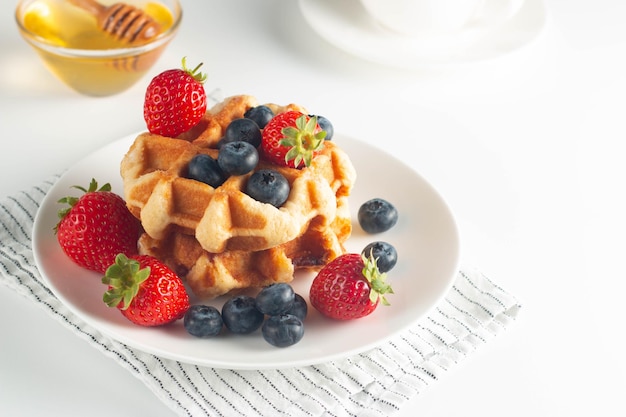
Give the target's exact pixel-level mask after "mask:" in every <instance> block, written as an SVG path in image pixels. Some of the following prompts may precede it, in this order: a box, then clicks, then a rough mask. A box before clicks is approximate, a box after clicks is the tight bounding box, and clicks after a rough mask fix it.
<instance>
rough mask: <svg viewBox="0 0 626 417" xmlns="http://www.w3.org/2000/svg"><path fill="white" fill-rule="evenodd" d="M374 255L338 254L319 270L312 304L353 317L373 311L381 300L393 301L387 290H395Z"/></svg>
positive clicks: (328, 312) (327, 312)
mask: <svg viewBox="0 0 626 417" xmlns="http://www.w3.org/2000/svg"><path fill="white" fill-rule="evenodd" d="M385 278H386V274H384V273H380V272H379V271H378V267H377V266H376V260H375V259H374V258H371V257H370V258H366V257H364V256H362V255H360V254H356V253H347V254H344V255H341V256H339V257H337V258H335V259H334V260H333V261H331V262H330V263H328V264H327V265H326V266H325V267H324V268H322V269H321V270H320V272H319V273H318V274H317V276H316V277H315V279H314V280H313V283H312V284H311V289H310V292H309V298H310V300H311V304H312V305H313V307H315V308H316V309H317V310H318V311H319V312H320V313H322V314H323V315H325V316H327V317H330V318H332V319H336V320H351V319H357V318H360V317H364V316H367V315H368V314H370V313H372V312H373V311H374V310H375V309H376V307H377V306H378V304H379V302H380V301H382V303H383V304H384V305H389V303H388V302H387V299H386V298H385V297H384V295H383V294H386V293H393V290H392V289H391V286H389V284H387V283H386V282H385Z"/></svg>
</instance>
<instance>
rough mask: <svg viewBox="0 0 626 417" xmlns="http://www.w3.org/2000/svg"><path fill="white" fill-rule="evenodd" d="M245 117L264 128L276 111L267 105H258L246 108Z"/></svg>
mask: <svg viewBox="0 0 626 417" xmlns="http://www.w3.org/2000/svg"><path fill="white" fill-rule="evenodd" d="M243 117H245V118H246V119H251V120H254V122H255V123H256V124H257V126H259V127H260V128H261V129H263V128H264V127H265V125H266V124H267V123H268V122H269V121H270V120H272V118H273V117H274V112H273V111H272V109H270V108H269V107H267V106H256V107H251V108H249V109H248V110H246V112H245V113H244V114H243Z"/></svg>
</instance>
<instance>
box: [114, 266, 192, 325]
mask: <svg viewBox="0 0 626 417" xmlns="http://www.w3.org/2000/svg"><path fill="white" fill-rule="evenodd" d="M102 283H103V284H107V285H108V286H109V289H108V290H107V292H105V293H104V296H103V297H102V299H103V301H104V302H105V303H106V305H108V306H109V307H117V308H118V309H119V310H120V311H121V312H122V315H124V317H126V318H127V319H128V320H130V321H132V322H133V323H135V324H138V325H140V326H160V325H162V324H168V323H172V322H174V321H176V320H178V319H181V318H183V316H184V315H185V313H186V312H187V310H188V309H189V296H188V295H187V290H185V286H184V285H183V281H182V280H181V279H180V278H179V277H178V275H176V274H175V273H174V272H173V271H172V270H171V269H169V268H168V267H167V266H165V265H164V264H163V263H161V261H159V260H158V259H156V258H153V257H152V256H147V255H135V256H132V257H131V258H128V257H126V256H124V255H123V254H120V255H118V256H117V258H116V259H115V263H114V264H113V265H111V266H110V267H109V269H107V271H106V275H105V276H104V278H102Z"/></svg>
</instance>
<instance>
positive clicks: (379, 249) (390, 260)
mask: <svg viewBox="0 0 626 417" xmlns="http://www.w3.org/2000/svg"><path fill="white" fill-rule="evenodd" d="M361 254H362V255H363V256H365V257H368V258H369V257H372V258H374V259H376V265H377V266H378V270H379V271H380V272H389V271H390V270H391V269H392V268H393V267H394V266H396V262H397V261H398V253H397V252H396V248H394V247H393V246H392V245H391V244H390V243H387V242H381V241H378V242H372V243H370V244H369V245H367V246H366V247H365V248H364V249H363V252H361Z"/></svg>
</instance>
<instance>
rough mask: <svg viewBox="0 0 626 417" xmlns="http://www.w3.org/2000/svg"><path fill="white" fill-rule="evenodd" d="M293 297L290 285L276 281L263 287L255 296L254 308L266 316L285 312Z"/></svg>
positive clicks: (291, 303) (289, 306)
mask: <svg viewBox="0 0 626 417" xmlns="http://www.w3.org/2000/svg"><path fill="white" fill-rule="evenodd" d="M294 298H295V293H294V291H293V288H291V285H289V284H285V283H277V284H272V285H269V286H267V287H265V288H263V289H262V290H261V291H259V293H258V294H257V296H256V298H255V302H256V308H257V309H258V310H259V311H260V312H261V313H263V314H267V315H268V316H276V315H279V314H284V313H286V312H287V311H288V310H289V309H290V308H291V306H292V305H293V301H294Z"/></svg>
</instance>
